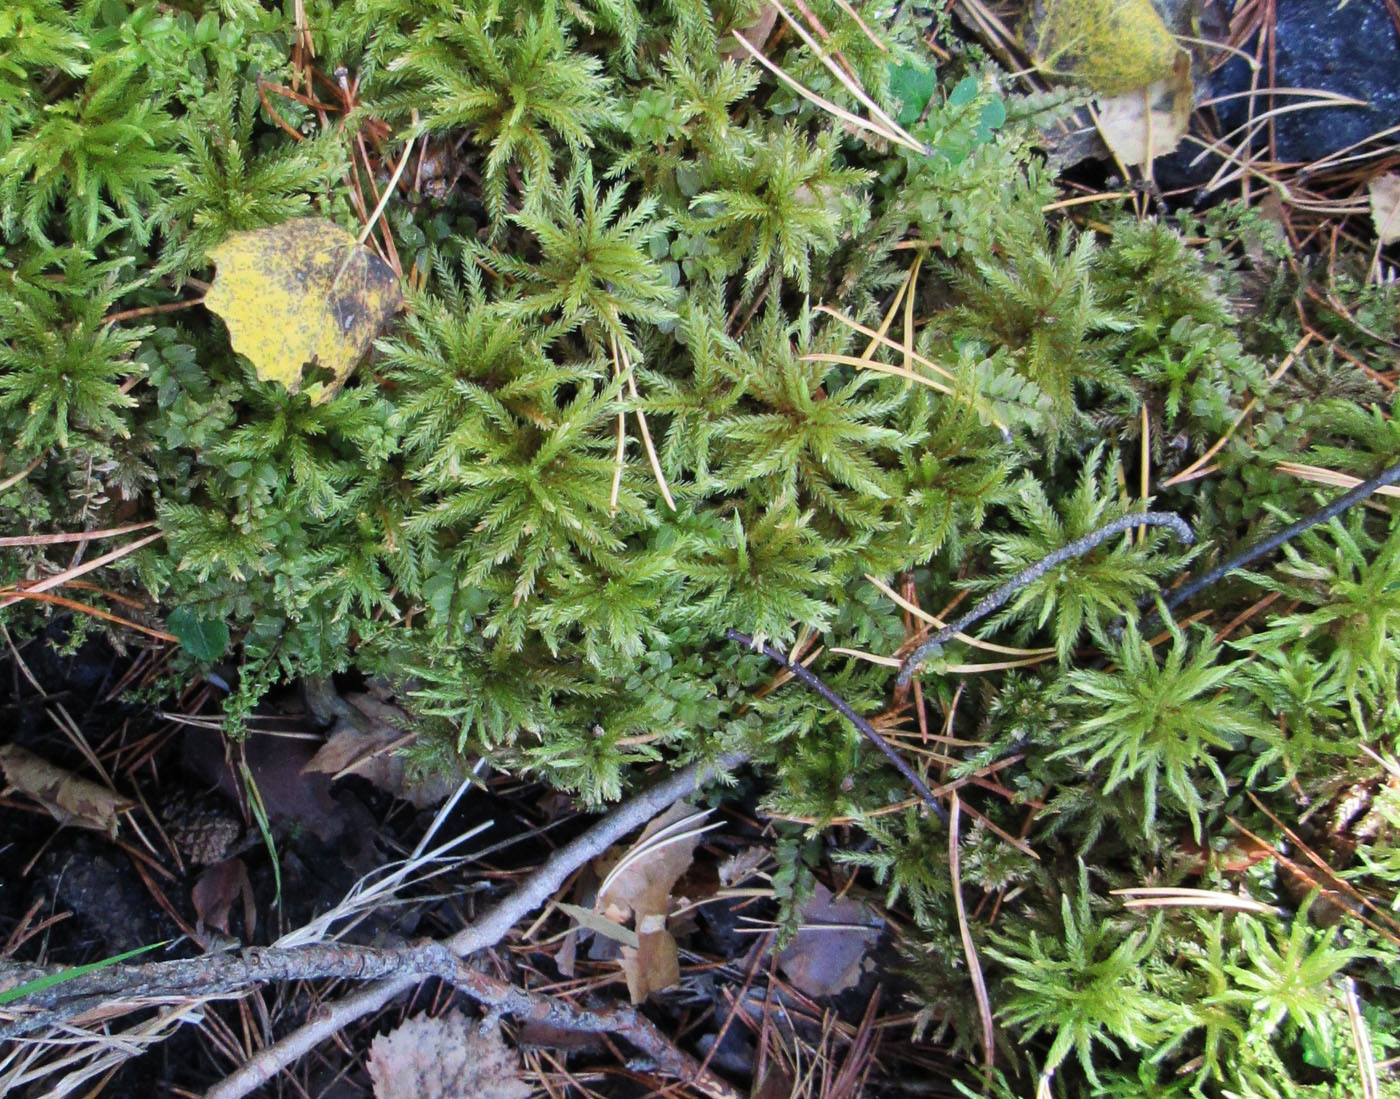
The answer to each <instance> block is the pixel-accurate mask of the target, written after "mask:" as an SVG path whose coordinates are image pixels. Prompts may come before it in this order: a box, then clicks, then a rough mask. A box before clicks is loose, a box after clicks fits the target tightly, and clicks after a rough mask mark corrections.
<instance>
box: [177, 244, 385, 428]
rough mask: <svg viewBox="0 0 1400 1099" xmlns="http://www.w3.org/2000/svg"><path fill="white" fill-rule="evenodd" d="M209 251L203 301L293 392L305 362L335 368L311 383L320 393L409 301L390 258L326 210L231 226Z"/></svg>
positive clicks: (239, 344) (260, 365)
mask: <svg viewBox="0 0 1400 1099" xmlns="http://www.w3.org/2000/svg"><path fill="white" fill-rule="evenodd" d="M209 258H210V259H212V260H213V261H214V263H215V264H217V265H218V272H217V274H216V275H215V277H214V282H213V285H211V286H210V287H209V292H208V293H207V294H206V295H205V296H204V304H205V305H206V306H207V307H208V308H210V309H212V310H213V311H214V312H215V313H217V314H218V315H219V316H220V317H222V318H223V320H224V323H225V324H226V325H228V331H229V339H230V341H231V342H232V344H233V349H234V350H235V351H237V352H238V353H239V354H241V355H244V356H246V357H247V358H248V359H249V361H251V362H252V364H253V366H254V368H255V369H256V370H257V373H258V377H259V378H261V379H263V380H264V381H274V382H280V383H281V384H282V385H285V386H286V387H287V388H288V389H289V390H291V391H292V392H293V393H295V392H297V391H298V390H300V389H301V388H302V382H303V380H304V379H303V377H302V370H303V368H304V367H305V365H306V364H307V363H309V362H315V363H316V364H317V365H318V366H321V367H324V368H325V369H326V370H329V371H330V372H331V374H332V378H331V380H330V381H327V382H321V381H316V382H313V383H311V384H310V385H308V386H307V387H306V391H307V393H308V394H310V396H311V398H312V399H313V400H314V401H316V402H318V403H319V402H321V401H326V400H329V399H330V398H331V397H332V396H333V395H334V394H335V392H336V390H338V389H339V388H340V387H341V385H342V384H344V382H345V379H346V378H347V377H349V375H350V371H351V370H352V369H354V366H355V364H356V363H357V362H359V360H360V358H361V356H363V355H364V353H365V352H366V351H367V350H369V345H370V342H371V341H372V340H373V339H374V337H375V336H376V335H378V334H379V331H380V329H381V328H383V327H384V325H385V323H386V322H387V321H388V320H389V318H390V317H392V316H393V315H394V313H395V312H397V310H398V309H399V307H400V306H401V305H402V304H403V292H402V291H401V290H400V289H399V282H398V279H396V278H395V277H394V273H393V271H392V270H390V269H389V266H388V264H386V263H384V262H383V261H382V260H381V259H379V257H378V256H376V255H375V254H374V253H373V252H371V251H370V250H369V249H368V248H365V247H364V246H363V245H360V244H358V243H356V241H355V238H354V237H353V236H351V235H350V234H349V233H347V232H346V231H345V230H344V229H342V228H341V227H340V226H338V225H336V224H335V223H334V222H332V221H327V220H326V219H325V218H294V219H293V220H291V221H288V222H284V223H283V224H281V225H274V226H269V227H267V228H265V229H252V230H249V231H247V232H243V233H234V234H233V235H232V236H231V237H229V238H228V239H227V240H226V241H224V242H223V243H222V244H220V245H219V246H218V247H216V248H212V249H210V251H209Z"/></svg>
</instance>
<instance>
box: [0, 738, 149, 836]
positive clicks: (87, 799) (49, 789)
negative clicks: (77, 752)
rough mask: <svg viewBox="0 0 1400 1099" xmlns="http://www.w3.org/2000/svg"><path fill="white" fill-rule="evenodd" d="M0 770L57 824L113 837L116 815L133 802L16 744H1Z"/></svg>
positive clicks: (133, 803)
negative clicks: (71, 825)
mask: <svg viewBox="0 0 1400 1099" xmlns="http://www.w3.org/2000/svg"><path fill="white" fill-rule="evenodd" d="M0 770H3V771H4V772H5V781H6V782H7V783H9V784H10V786H11V787H12V788H13V789H15V790H18V791H19V792H20V793H22V794H28V795H29V796H30V797H31V798H33V799H34V800H35V801H37V802H38V803H39V804H40V805H42V806H43V807H44V808H45V809H47V810H48V811H49V812H50V813H51V814H53V817H54V819H55V820H57V821H58V822H59V823H60V824H73V825H77V826H78V827H79V828H91V829H92V830H93V831H95V832H105V833H107V835H108V837H110V838H113V839H115V838H116V835H117V818H118V817H119V816H120V814H122V813H124V812H126V811H127V810H128V809H131V808H132V807H133V806H134V805H135V802H132V801H129V800H128V799H127V798H124V797H122V796H121V795H120V794H118V793H116V792H115V791H113V790H109V789H107V787H105V786H99V785H98V784H97V783H95V782H93V781H91V780H90V779H86V778H83V777H82V776H81V775H75V774H73V772H71V771H65V770H64V769H63V768H62V767H56V766H54V764H52V763H50V762H49V761H48V760H46V759H41V758H40V757H39V756H36V755H35V754H34V753H33V752H31V751H29V750H28V749H25V748H21V747H20V746H19V745H18V744H5V745H0Z"/></svg>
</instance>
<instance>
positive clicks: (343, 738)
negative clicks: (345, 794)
mask: <svg viewBox="0 0 1400 1099" xmlns="http://www.w3.org/2000/svg"><path fill="white" fill-rule="evenodd" d="M342 697H343V699H344V701H345V702H347V703H349V704H350V705H349V708H341V709H340V710H339V716H338V717H337V719H336V723H335V725H334V726H332V728H331V731H330V735H329V736H328V738H327V740H326V743H325V744H324V745H322V746H321V748H320V749H318V750H317V752H316V754H315V755H314V756H312V757H311V761H310V762H309V763H307V764H306V766H305V767H304V768H302V769H303V770H304V771H306V772H308V773H325V774H329V775H332V776H334V777H336V778H339V777H340V776H341V775H360V776H361V777H363V778H366V779H368V780H369V781H370V782H372V783H374V785H376V786H377V787H379V788H380V789H381V790H383V791H385V792H386V793H390V794H393V795H394V796H395V797H401V798H403V799H404V800H405V801H407V802H409V803H410V804H412V805H413V807H414V808H415V809H426V808H427V807H428V806H430V805H437V804H439V803H440V802H442V801H443V800H445V799H446V798H447V796H448V795H449V794H451V793H452V791H453V790H455V789H457V787H458V786H460V785H461V783H462V779H463V777H464V775H465V772H463V771H458V772H452V773H444V772H441V771H435V772H432V773H431V774H422V775H419V774H415V773H413V772H412V770H411V769H410V768H406V767H405V766H404V757H403V754H402V752H401V751H400V749H402V748H403V747H405V746H407V744H408V743H409V742H411V741H412V740H413V739H414V737H415V736H416V734H415V733H414V732H412V731H410V730H411V729H412V726H413V719H412V718H411V717H410V716H409V715H408V713H406V712H405V711H404V710H402V709H400V708H399V707H398V706H395V705H393V704H392V703H388V702H383V701H381V700H380V699H378V698H375V697H374V695H372V694H367V693H361V694H347V695H344V696H342Z"/></svg>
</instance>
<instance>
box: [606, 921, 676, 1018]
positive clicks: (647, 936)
mask: <svg viewBox="0 0 1400 1099" xmlns="http://www.w3.org/2000/svg"><path fill="white" fill-rule="evenodd" d="M645 922H646V923H648V924H650V925H651V927H650V928H649V929H647V930H643V931H641V932H640V933H639V934H638V935H637V948H636V949H635V950H633V949H632V948H631V947H630V946H624V947H623V948H622V958H621V960H620V964H621V966H622V974H623V976H624V977H626V978H627V994H628V995H629V996H630V997H631V998H632V1002H633V1003H634V1004H639V1003H641V1002H642V1001H643V1000H645V999H646V998H647V997H648V996H650V995H651V994H652V993H653V992H661V991H662V990H664V989H667V988H670V987H671V986H672V985H674V984H675V983H676V982H678V981H679V980H680V979H681V956H680V951H679V950H678V949H677V947H676V940H675V939H673V938H672V937H671V933H670V932H669V931H667V930H666V928H665V923H664V921H663V920H662V918H661V917H660V916H652V917H650V918H649V919H648V920H647V921H645ZM657 925H659V926H657Z"/></svg>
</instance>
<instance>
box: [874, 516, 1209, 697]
mask: <svg viewBox="0 0 1400 1099" xmlns="http://www.w3.org/2000/svg"><path fill="white" fill-rule="evenodd" d="M1134 527H1167V528H1169V529H1170V530H1171V532H1172V533H1173V534H1175V535H1176V537H1177V540H1178V541H1180V542H1182V543H1183V544H1184V545H1188V546H1189V545H1190V544H1191V543H1192V542H1194V541H1195V540H1196V536H1195V535H1194V534H1192V532H1191V528H1190V527H1189V526H1188V525H1187V523H1186V520H1184V519H1182V518H1181V516H1179V515H1174V514H1172V513H1171V512H1169V511H1145V512H1142V513H1141V514H1139V515H1125V516H1123V517H1122V518H1121V519H1115V520H1113V522H1111V523H1105V524H1104V525H1103V526H1101V527H1099V529H1098V530H1094V531H1090V532H1089V533H1088V534H1086V535H1085V536H1084V537H1083V538H1076V539H1075V540H1074V541H1073V542H1070V543H1069V544H1068V545H1065V546H1061V547H1060V548H1059V549H1057V550H1056V551H1055V552H1054V553H1051V554H1047V555H1046V556H1045V557H1042V558H1041V559H1040V560H1039V561H1037V562H1036V563H1035V564H1034V565H1032V566H1031V567H1030V568H1028V569H1026V570H1024V571H1023V572H1018V573H1017V574H1016V575H1015V576H1013V577H1012V578H1011V579H1010V580H1008V581H1007V582H1006V583H1005V584H1003V585H1002V586H1001V587H999V588H997V590H996V591H994V592H992V594H991V595H989V596H987V597H986V598H985V599H983V600H982V601H981V602H980V603H978V604H977V605H976V606H975V607H973V608H972V610H970V611H968V612H967V613H966V614H965V615H963V616H962V617H961V618H959V619H958V620H957V621H955V622H950V623H948V625H946V626H944V627H943V628H942V629H941V630H939V631H938V632H937V633H936V634H934V635H933V636H932V637H930V638H929V639H928V640H927V641H925V642H924V643H923V644H922V645H920V646H919V647H918V648H917V649H915V650H914V651H913V652H912V653H910V654H909V656H908V657H907V658H905V661H904V663H903V664H901V665H900V668H899V676H898V678H896V679H895V685H896V686H898V687H907V686H908V685H909V680H910V679H911V678H913V675H914V673H915V672H916V671H918V668H919V665H920V664H922V663H923V662H924V661H925V660H927V659H928V658H929V657H930V656H932V655H933V653H934V652H935V651H936V650H937V649H939V648H940V647H941V646H942V645H943V643H944V642H945V641H947V640H948V639H949V638H950V637H952V636H953V635H955V634H959V633H962V632H963V631H964V630H965V629H967V628H968V627H969V626H971V625H972V624H973V623H974V622H976V621H978V620H979V619H981V618H985V617H986V616H987V615H989V614H991V613H992V611H994V610H996V609H997V608H998V607H1000V606H1001V605H1002V604H1003V603H1005V602H1006V601H1007V600H1008V599H1010V598H1011V597H1012V596H1013V595H1015V594H1016V593H1017V592H1018V591H1020V590H1021V589H1022V588H1024V587H1025V586H1026V585H1027V584H1033V583H1034V582H1035V581H1037V580H1039V579H1040V578H1041V577H1042V576H1044V575H1045V574H1046V573H1047V572H1049V571H1050V570H1051V569H1053V568H1054V567H1055V566H1056V565H1061V564H1063V563H1064V562H1066V561H1068V560H1070V559H1071V558H1074V557H1082V556H1084V554H1086V553H1088V552H1090V551H1091V550H1093V549H1095V548H1097V547H1098V546H1099V545H1101V544H1102V543H1104V542H1106V541H1108V539H1110V538H1112V537H1114V535H1118V534H1122V533H1123V532H1124V531H1127V530H1132V529H1133V528H1134Z"/></svg>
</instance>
